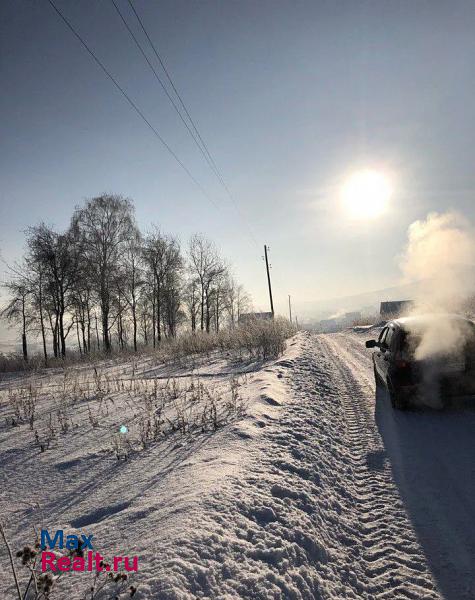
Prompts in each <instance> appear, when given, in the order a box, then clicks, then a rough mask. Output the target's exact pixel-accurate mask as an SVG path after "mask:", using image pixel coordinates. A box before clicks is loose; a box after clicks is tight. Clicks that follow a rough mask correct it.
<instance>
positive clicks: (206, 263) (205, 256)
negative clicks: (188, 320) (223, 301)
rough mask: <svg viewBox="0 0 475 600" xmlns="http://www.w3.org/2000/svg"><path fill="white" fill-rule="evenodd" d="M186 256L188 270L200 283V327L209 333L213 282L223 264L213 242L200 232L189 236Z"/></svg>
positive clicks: (219, 273) (223, 268)
mask: <svg viewBox="0 0 475 600" xmlns="http://www.w3.org/2000/svg"><path fill="white" fill-rule="evenodd" d="M188 257H189V262H190V270H191V272H192V274H193V275H194V276H195V277H196V278H197V280H198V282H199V285H200V305H201V322H200V327H201V330H202V331H203V330H204V329H205V328H206V331H207V332H208V333H209V331H210V325H211V309H212V301H213V295H214V292H213V284H214V282H215V281H216V279H217V278H218V277H220V276H221V275H222V274H223V273H224V271H225V266H224V264H223V262H222V260H221V258H220V257H219V255H218V252H217V250H216V248H215V246H214V244H213V243H212V242H211V241H210V240H208V239H206V238H205V237H204V236H203V235H201V234H198V233H197V234H195V235H193V236H192V237H191V239H190V243H189V248H188Z"/></svg>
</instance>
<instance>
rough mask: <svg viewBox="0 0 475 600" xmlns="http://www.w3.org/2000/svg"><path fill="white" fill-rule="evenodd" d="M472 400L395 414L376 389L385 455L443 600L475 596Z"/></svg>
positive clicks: (474, 419) (474, 421) (474, 426)
mask: <svg viewBox="0 0 475 600" xmlns="http://www.w3.org/2000/svg"><path fill="white" fill-rule="evenodd" d="M474 407H475V400H474V401H473V405H472V406H471V407H469V406H467V405H466V406H465V407H460V406H459V407H458V408H453V409H451V410H443V411H438V412H437V411H429V410H417V411H415V410H414V411H407V412H398V411H395V410H393V409H392V408H391V405H390V402H389V399H388V397H387V393H386V391H385V390H383V389H381V388H378V389H377V391H376V406H375V418H376V423H377V426H378V429H379V432H380V434H381V437H382V439H383V443H384V447H385V452H386V457H387V459H389V461H390V463H391V468H392V471H393V474H394V479H395V481H396V484H397V485H398V487H399V491H400V495H401V498H402V500H403V502H404V505H405V507H406V510H407V512H408V515H409V517H410V519H411V521H412V523H413V525H414V530H415V532H416V535H417V536H418V538H419V541H420V543H421V546H422V548H423V550H424V552H425V556H426V559H427V562H428V566H429V568H430V569H431V571H432V573H433V574H434V577H435V579H436V581H437V584H438V586H439V589H440V591H441V592H442V595H443V597H444V598H446V599H447V600H462V599H464V598H475V410H474Z"/></svg>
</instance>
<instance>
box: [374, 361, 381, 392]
mask: <svg viewBox="0 0 475 600" xmlns="http://www.w3.org/2000/svg"><path fill="white" fill-rule="evenodd" d="M373 373H374V383H375V384H376V387H377V388H378V387H379V386H380V385H381V377H380V376H379V375H378V371H377V370H376V365H375V364H373Z"/></svg>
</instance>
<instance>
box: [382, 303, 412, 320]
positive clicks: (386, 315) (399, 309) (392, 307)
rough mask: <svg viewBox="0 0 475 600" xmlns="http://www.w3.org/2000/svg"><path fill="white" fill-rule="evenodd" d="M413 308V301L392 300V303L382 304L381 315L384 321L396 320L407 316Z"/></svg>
mask: <svg viewBox="0 0 475 600" xmlns="http://www.w3.org/2000/svg"><path fill="white" fill-rule="evenodd" d="M411 308H412V301H411V300H391V301H390V302H381V308H380V310H379V314H380V315H381V318H382V319H396V318H397V317H401V316H403V315H405V314H407V313H408V312H409V311H410V310H411Z"/></svg>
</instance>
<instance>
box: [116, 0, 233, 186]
mask: <svg viewBox="0 0 475 600" xmlns="http://www.w3.org/2000/svg"><path fill="white" fill-rule="evenodd" d="M127 1H128V3H129V6H130V8H131V9H132V11H133V13H134V15H135V16H136V18H137V21H138V22H139V24H140V27H141V28H142V31H143V32H144V34H145V37H146V38H147V40H148V43H149V44H150V46H151V48H152V50H153V53H154V54H155V56H156V57H157V60H158V62H159V63H160V66H161V67H162V69H163V71H164V73H165V75H166V77H167V79H168V81H169V83H170V85H171V87H172V89H173V91H174V92H175V94H176V97H177V98H178V100H179V102H180V104H181V106H182V108H183V110H184V111H185V114H186V116H187V117H188V119H189V120H190V123H191V126H192V127H193V129H194V131H195V133H196V135H197V137H198V139H199V140H200V142H201V144H202V145H203V148H204V150H205V152H206V154H207V155H208V157H209V160H210V161H211V163H212V164H213V165H214V168H215V171H216V174H217V175H218V177H219V179H220V180H221V182H222V183H223V185H225V183H224V180H223V178H222V176H221V174H220V172H219V169H218V167H217V166H216V163H215V161H214V159H213V157H212V156H211V153H210V151H209V150H208V146H207V145H206V143H205V141H204V140H203V138H202V136H201V134H200V132H199V131H198V127H197V126H196V124H195V122H194V120H193V119H192V117H191V115H190V113H189V111H188V109H187V108H186V105H185V103H184V101H183V98H182V97H181V95H180V93H179V92H178V90H177V88H176V86H175V84H174V83H173V79H172V78H171V75H170V73H169V71H168V69H167V67H166V65H165V61H164V60H163V59H162V57H161V56H160V53H159V52H158V50H157V48H156V46H155V44H154V43H153V41H152V39H151V38H150V36H149V34H148V32H147V30H146V29H145V25H144V24H143V21H142V19H141V18H140V15H139V14H138V12H137V11H136V9H135V6H134V5H133V3H132V1H131V0H127Z"/></svg>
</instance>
